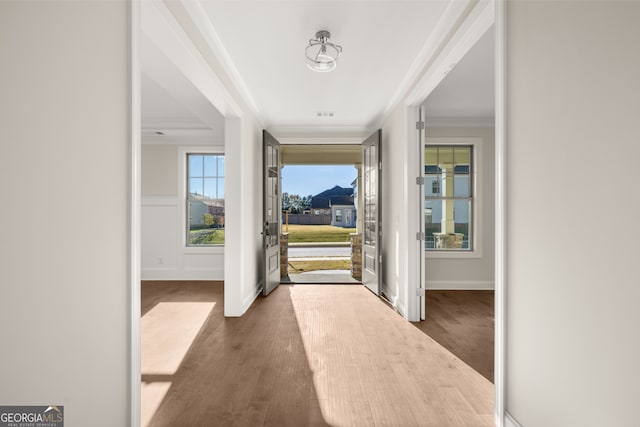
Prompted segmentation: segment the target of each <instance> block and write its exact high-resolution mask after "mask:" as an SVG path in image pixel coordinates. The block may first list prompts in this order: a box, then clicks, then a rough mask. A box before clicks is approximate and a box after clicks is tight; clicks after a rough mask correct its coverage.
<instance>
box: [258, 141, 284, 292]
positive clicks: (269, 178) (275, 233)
mask: <svg viewBox="0 0 640 427" xmlns="http://www.w3.org/2000/svg"><path fill="white" fill-rule="evenodd" d="M262 141H263V146H264V154H263V179H264V189H263V193H264V203H263V216H262V218H263V222H262V224H263V230H262V241H263V249H264V267H265V268H264V269H265V275H264V287H263V290H262V293H263V294H264V295H269V293H270V292H271V291H272V290H274V289H275V288H276V287H277V286H278V285H279V284H280V224H281V222H282V221H281V217H280V214H281V212H280V203H281V202H280V143H279V142H278V140H276V139H275V138H274V137H273V136H271V134H270V133H269V132H267V131H266V130H263V131H262Z"/></svg>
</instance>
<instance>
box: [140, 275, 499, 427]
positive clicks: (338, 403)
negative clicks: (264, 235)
mask: <svg viewBox="0 0 640 427" xmlns="http://www.w3.org/2000/svg"><path fill="white" fill-rule="evenodd" d="M197 303H200V304H197ZM222 304H223V286H222V284H220V283H212V282H144V283H143V284H142V306H143V313H145V314H144V316H143V319H142V325H143V326H142V327H143V331H142V336H143V356H142V357H143V361H142V365H143V366H147V367H149V368H147V371H144V370H143V373H142V374H143V375H142V389H143V393H142V412H143V425H149V426H438V427H444V426H474V427H480V426H492V425H493V384H491V382H490V381H488V380H487V379H486V378H484V377H483V376H482V375H480V374H478V373H477V372H476V371H474V370H473V369H472V368H470V367H469V366H468V365H467V364H466V363H464V362H462V361H461V360H460V359H459V358H458V357H456V356H454V355H453V354H451V353H450V352H449V351H447V350H446V349H445V348H444V347H443V346H441V345H440V344H438V343H437V342H436V341H434V340H433V339H432V338H431V337H429V336H428V335H426V334H425V333H424V332H422V331H421V330H420V329H418V328H417V327H415V326H413V325H412V324H411V323H408V322H406V321H405V320H404V319H402V318H401V317H400V316H399V315H398V314H397V313H395V312H393V311H392V310H391V309H390V308H389V307H388V306H387V305H386V304H385V303H383V302H382V301H380V300H379V299H378V298H376V297H375V296H374V295H373V294H371V293H370V292H369V291H368V290H366V289H365V288H364V287H360V286H340V285H319V286H315V285H298V286H295V285H281V286H279V287H278V288H277V289H276V290H275V291H273V292H272V293H271V295H269V296H268V297H266V298H265V297H259V298H258V299H257V300H256V302H255V303H254V304H253V306H252V307H251V308H250V309H249V310H248V311H247V313H246V314H245V315H244V316H243V317H241V318H224V317H223V310H222ZM163 313H166V314H165V315H164V318H163ZM176 316H177V317H179V318H180V322H179V323H181V324H176V323H178V322H176V321H175V319H176ZM145 318H147V319H149V320H150V321H145ZM185 323H191V325H185ZM194 328H195V329H198V331H197V332H196V333H195V334H194V333H193V330H194ZM184 336H189V337H193V338H192V342H191V343H190V345H189V346H188V348H187V349H186V351H181V352H178V353H173V354H182V355H183V356H182V360H181V361H180V362H179V363H178V364H176V363H175V360H173V359H171V358H168V359H167V360H169V361H170V363H167V365H166V366H164V367H163V366H162V362H158V361H156V363H155V364H154V363H149V362H145V360H144V359H145V358H157V357H158V354H162V353H164V352H166V351H169V352H170V351H171V350H170V348H171V345H172V342H173V341H175V342H178V343H179V345H180V346H183V347H184V341H185V340H184ZM152 370H155V372H153V371H152Z"/></svg>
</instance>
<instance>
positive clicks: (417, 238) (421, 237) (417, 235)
mask: <svg viewBox="0 0 640 427" xmlns="http://www.w3.org/2000/svg"><path fill="white" fill-rule="evenodd" d="M416 240H424V232H422V231H418V232H417V233H416Z"/></svg>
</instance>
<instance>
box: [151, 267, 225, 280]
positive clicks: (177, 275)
mask: <svg viewBox="0 0 640 427" xmlns="http://www.w3.org/2000/svg"><path fill="white" fill-rule="evenodd" d="M140 279H141V280H224V270H223V269H209V270H178V269H172V268H162V269H161V268H157V269H156V268H145V269H142V270H141V271H140Z"/></svg>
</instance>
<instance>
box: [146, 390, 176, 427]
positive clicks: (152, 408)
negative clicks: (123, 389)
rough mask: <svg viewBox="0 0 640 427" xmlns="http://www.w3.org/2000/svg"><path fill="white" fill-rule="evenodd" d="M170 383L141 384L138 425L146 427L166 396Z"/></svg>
mask: <svg viewBox="0 0 640 427" xmlns="http://www.w3.org/2000/svg"><path fill="white" fill-rule="evenodd" d="M170 387H171V383H170V382H154V383H145V382H143V383H142V386H141V388H140V402H141V405H140V425H141V427H147V426H148V425H149V423H150V422H151V419H152V418H153V415H154V414H155V413H156V411H157V410H158V408H159V407H160V404H161V403H162V400H163V399H164V397H165V396H166V395H167V392H168V391H169V388H170Z"/></svg>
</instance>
